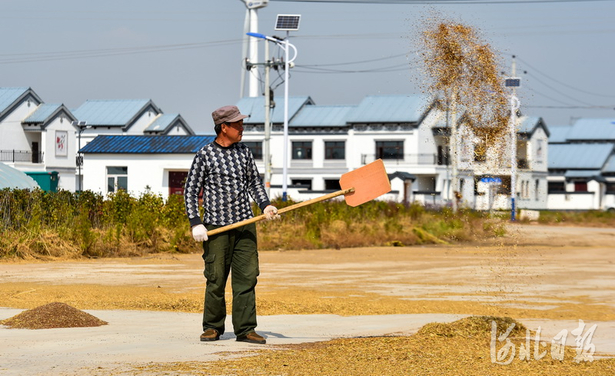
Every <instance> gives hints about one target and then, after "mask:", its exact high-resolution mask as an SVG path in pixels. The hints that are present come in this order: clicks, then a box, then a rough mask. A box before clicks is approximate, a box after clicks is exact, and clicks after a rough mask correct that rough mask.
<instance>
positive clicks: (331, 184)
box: [325, 179, 342, 191]
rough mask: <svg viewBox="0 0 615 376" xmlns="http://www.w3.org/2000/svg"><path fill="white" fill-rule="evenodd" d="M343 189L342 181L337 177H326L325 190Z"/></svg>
mask: <svg viewBox="0 0 615 376" xmlns="http://www.w3.org/2000/svg"><path fill="white" fill-rule="evenodd" d="M340 189H342V188H341V187H340V181H339V180H335V179H325V190H327V191H339V190H340Z"/></svg>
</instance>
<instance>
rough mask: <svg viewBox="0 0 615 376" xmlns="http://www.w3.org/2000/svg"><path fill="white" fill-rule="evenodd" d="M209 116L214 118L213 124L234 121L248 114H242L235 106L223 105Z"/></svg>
mask: <svg viewBox="0 0 615 376" xmlns="http://www.w3.org/2000/svg"><path fill="white" fill-rule="evenodd" d="M211 117H212V118H213V119H214V124H215V125H218V124H222V123H234V122H236V121H239V120H241V119H245V118H247V117H249V116H248V115H242V114H241V112H239V109H238V108H237V106H224V107H220V108H219V109H217V110H215V111H214V112H212V113H211Z"/></svg>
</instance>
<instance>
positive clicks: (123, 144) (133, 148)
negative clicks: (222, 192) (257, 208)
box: [81, 136, 216, 154]
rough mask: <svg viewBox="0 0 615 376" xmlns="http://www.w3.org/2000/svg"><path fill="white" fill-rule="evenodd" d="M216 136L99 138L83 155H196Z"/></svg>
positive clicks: (84, 149)
mask: <svg viewBox="0 0 615 376" xmlns="http://www.w3.org/2000/svg"><path fill="white" fill-rule="evenodd" d="M215 138H216V137H215V136H97V137H96V138H94V139H93V140H92V141H90V143H88V144H87V145H86V146H84V147H83V148H81V152H82V153H86V154H87V153H92V154H94V153H95V154H194V153H196V152H197V151H199V149H201V148H202V147H203V146H205V145H207V144H209V143H210V142H212V141H213V140H215Z"/></svg>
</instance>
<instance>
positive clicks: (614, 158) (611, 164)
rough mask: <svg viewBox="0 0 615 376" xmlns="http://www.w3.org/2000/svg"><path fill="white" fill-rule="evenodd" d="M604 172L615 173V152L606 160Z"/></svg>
mask: <svg viewBox="0 0 615 376" xmlns="http://www.w3.org/2000/svg"><path fill="white" fill-rule="evenodd" d="M602 172H603V173H605V174H606V173H609V174H615V154H613V155H611V156H610V157H609V160H608V161H606V164H605V165H604V168H603V169H602Z"/></svg>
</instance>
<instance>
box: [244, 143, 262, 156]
mask: <svg viewBox="0 0 615 376" xmlns="http://www.w3.org/2000/svg"><path fill="white" fill-rule="evenodd" d="M244 144H245V145H246V146H247V147H249V148H250V151H251V152H252V155H253V156H254V159H256V160H262V159H263V143H262V142H251V141H249V142H244Z"/></svg>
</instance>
